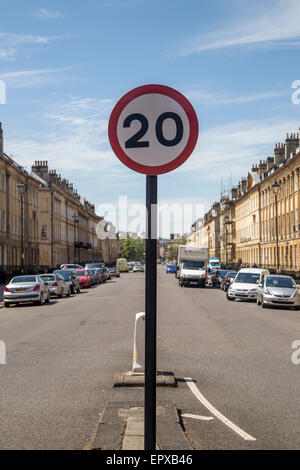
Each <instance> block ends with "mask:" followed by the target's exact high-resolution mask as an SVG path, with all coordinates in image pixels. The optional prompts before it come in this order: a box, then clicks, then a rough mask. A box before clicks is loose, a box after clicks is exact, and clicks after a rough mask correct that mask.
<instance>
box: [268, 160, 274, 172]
mask: <svg viewBox="0 0 300 470" xmlns="http://www.w3.org/2000/svg"><path fill="white" fill-rule="evenodd" d="M273 166H274V158H273V157H268V158H267V171H270V170H271V168H273Z"/></svg>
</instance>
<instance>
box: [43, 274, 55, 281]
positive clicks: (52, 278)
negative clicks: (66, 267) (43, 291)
mask: <svg viewBox="0 0 300 470" xmlns="http://www.w3.org/2000/svg"><path fill="white" fill-rule="evenodd" d="M41 278H42V279H43V281H45V282H47V281H55V277H54V276H50V275H49V276H41Z"/></svg>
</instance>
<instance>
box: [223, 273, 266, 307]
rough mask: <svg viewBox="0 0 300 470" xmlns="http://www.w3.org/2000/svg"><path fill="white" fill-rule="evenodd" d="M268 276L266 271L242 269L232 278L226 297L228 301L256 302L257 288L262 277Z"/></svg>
mask: <svg viewBox="0 0 300 470" xmlns="http://www.w3.org/2000/svg"><path fill="white" fill-rule="evenodd" d="M268 274H270V272H269V270H268V269H259V268H243V269H241V270H240V271H239V272H238V273H237V275H236V276H235V278H234V281H233V282H232V284H231V285H230V287H229V289H228V291H227V294H226V297H227V299H228V300H235V299H246V300H247V299H248V300H256V298H257V290H258V286H259V284H260V283H261V280H262V277H263V276H266V275H268Z"/></svg>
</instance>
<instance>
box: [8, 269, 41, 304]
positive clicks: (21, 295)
mask: <svg viewBox="0 0 300 470" xmlns="http://www.w3.org/2000/svg"><path fill="white" fill-rule="evenodd" d="M3 294H4V295H3V300H4V306H5V307H10V305H11V304H18V303H25V302H26V303H27V302H34V303H35V304H38V305H43V304H44V302H47V303H48V302H49V300H50V291H49V287H48V284H47V283H46V282H45V281H44V280H43V279H42V278H41V277H40V276H38V275H32V276H16V277H13V278H12V280H11V281H10V283H9V284H7V286H5V288H4V293H3Z"/></svg>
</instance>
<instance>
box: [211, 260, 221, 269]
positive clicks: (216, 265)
mask: <svg viewBox="0 0 300 470" xmlns="http://www.w3.org/2000/svg"><path fill="white" fill-rule="evenodd" d="M209 264H210V265H211V266H215V267H216V268H217V267H218V266H219V264H220V263H219V262H218V261H211V262H210V263H209Z"/></svg>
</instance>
